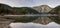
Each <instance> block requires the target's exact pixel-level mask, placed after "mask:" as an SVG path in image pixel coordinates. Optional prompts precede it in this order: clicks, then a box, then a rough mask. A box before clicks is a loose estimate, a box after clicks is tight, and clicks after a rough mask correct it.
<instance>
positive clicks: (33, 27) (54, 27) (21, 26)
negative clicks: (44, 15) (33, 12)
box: [10, 22, 60, 28]
mask: <svg viewBox="0 0 60 28" xmlns="http://www.w3.org/2000/svg"><path fill="white" fill-rule="evenodd" d="M10 26H11V27H12V28H60V25H59V24H57V23H55V22H51V23H49V24H47V25H42V24H37V23H32V22H31V23H11V24H10Z"/></svg>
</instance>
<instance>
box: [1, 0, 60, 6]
mask: <svg viewBox="0 0 60 28" xmlns="http://www.w3.org/2000/svg"><path fill="white" fill-rule="evenodd" d="M0 3H3V4H7V5H10V6H12V7H23V6H27V7H34V6H40V5H49V6H50V7H56V6H58V5H60V0H0Z"/></svg>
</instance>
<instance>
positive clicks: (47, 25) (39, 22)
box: [10, 16, 60, 28]
mask: <svg viewBox="0 0 60 28" xmlns="http://www.w3.org/2000/svg"><path fill="white" fill-rule="evenodd" d="M52 20H53V18H52V19H51V17H47V16H43V17H38V18H37V19H36V20H34V21H33V23H32V22H30V23H11V24H10V25H11V27H12V28H60V25H59V24H57V23H56V22H54V21H52Z"/></svg>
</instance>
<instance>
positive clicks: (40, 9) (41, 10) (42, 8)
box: [33, 5, 52, 13]
mask: <svg viewBox="0 0 60 28" xmlns="http://www.w3.org/2000/svg"><path fill="white" fill-rule="evenodd" d="M33 9H35V10H37V11H38V12H39V13H48V12H49V11H50V10H52V8H51V7H49V6H48V5H41V6H35V7H33Z"/></svg>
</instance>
